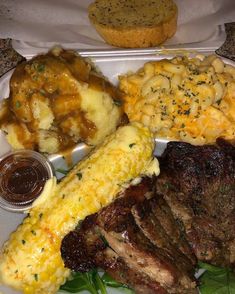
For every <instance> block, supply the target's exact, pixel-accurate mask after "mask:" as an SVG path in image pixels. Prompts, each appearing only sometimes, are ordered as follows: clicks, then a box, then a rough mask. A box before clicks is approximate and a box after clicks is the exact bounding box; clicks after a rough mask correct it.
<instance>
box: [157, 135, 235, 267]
mask: <svg viewBox="0 0 235 294" xmlns="http://www.w3.org/2000/svg"><path fill="white" fill-rule="evenodd" d="M159 161H160V168H161V173H160V176H159V177H158V178H157V181H156V187H157V192H158V193H161V194H163V195H164V199H165V200H166V202H167V204H168V205H169V207H170V208H171V211H172V213H173V215H174V217H175V218H176V221H177V223H178V224H179V226H180V227H181V231H182V232H183V233H184V235H185V236H186V239H187V240H188V242H189V244H190V245H191V247H192V249H193V251H194V253H195V254H196V256H197V258H198V259H199V260H202V261H206V262H211V263H213V264H215V265H224V266H228V265H229V266H230V265H232V266H233V265H234V263H235V234H234V232H235V148H234V146H233V145H232V144H230V143H228V142H225V141H223V140H221V139H220V140H218V141H217V145H213V146H212V145H207V146H192V145H190V144H187V143H179V142H170V143H168V145H167V149H166V150H165V152H164V154H163V156H162V157H161V158H160V159H159Z"/></svg>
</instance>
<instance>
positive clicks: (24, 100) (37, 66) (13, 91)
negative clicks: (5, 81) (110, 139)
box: [0, 49, 123, 153]
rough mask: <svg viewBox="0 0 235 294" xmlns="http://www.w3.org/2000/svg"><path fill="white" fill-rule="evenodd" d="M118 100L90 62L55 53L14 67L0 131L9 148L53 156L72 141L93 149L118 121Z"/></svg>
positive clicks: (58, 52)
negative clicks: (4, 135) (83, 143)
mask: <svg viewBox="0 0 235 294" xmlns="http://www.w3.org/2000/svg"><path fill="white" fill-rule="evenodd" d="M120 98H121V97H120ZM118 101H119V91H118V90H117V89H116V87H114V86H113V85H112V84H111V83H109V82H108V81H107V80H106V79H104V77H103V76H102V75H101V74H99V73H97V70H96V69H95V68H93V65H92V64H91V63H90V62H88V61H87V60H85V59H84V58H82V57H80V56H79V55H78V54H76V53H75V52H73V51H66V50H62V49H55V50H53V51H50V52H49V53H47V54H43V55H39V56H35V57H34V58H33V59H31V60H29V61H27V62H23V63H21V64H20V65H18V66H17V67H16V69H15V71H14V73H13V75H12V77H11V80H10V97H9V98H7V99H4V100H3V102H2V105H1V107H0V108H1V111H0V128H1V129H2V130H3V131H4V132H5V134H6V138H7V140H8V142H9V143H10V145H11V146H12V147H13V148H14V149H22V148H23V149H25V148H27V149H33V150H37V151H40V152H45V153H56V152H58V151H61V150H63V149H66V148H68V147H69V148H70V147H72V146H74V145H75V144H76V143H78V142H85V143H87V144H89V145H97V144H99V143H101V142H102V141H103V139H104V138H105V137H106V136H107V135H108V134H110V133H112V132H113V131H115V129H116V127H117V126H118V124H119V123H120V121H121V118H122V114H123V110H122V108H121V107H120V103H118Z"/></svg>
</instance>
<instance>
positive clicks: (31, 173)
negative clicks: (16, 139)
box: [0, 153, 50, 205]
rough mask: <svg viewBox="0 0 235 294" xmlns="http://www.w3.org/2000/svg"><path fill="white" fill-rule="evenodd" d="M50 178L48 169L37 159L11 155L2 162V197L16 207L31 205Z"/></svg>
mask: <svg viewBox="0 0 235 294" xmlns="http://www.w3.org/2000/svg"><path fill="white" fill-rule="evenodd" d="M49 178H50V176H49V174H48V171H47V169H46V168H45V166H44V165H43V164H42V163H41V162H40V160H38V159H37V158H35V157H30V156H21V155H18V154H14V153H13V154H10V155H9V156H7V157H5V158H4V159H3V160H2V161H0V196H1V197H2V198H3V199H5V200H6V201H7V202H9V203H12V204H15V205H25V204H28V203H31V202H32V201H33V200H35V199H36V198H37V197H38V196H39V195H40V194H41V192H42V190H43V188H44V186H45V183H46V181H47V180H48V179H49Z"/></svg>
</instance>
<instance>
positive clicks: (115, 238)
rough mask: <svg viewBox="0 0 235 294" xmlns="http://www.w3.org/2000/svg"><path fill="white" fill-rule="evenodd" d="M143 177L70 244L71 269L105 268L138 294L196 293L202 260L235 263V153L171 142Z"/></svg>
mask: <svg viewBox="0 0 235 294" xmlns="http://www.w3.org/2000/svg"><path fill="white" fill-rule="evenodd" d="M159 163H160V170H161V173H160V176H159V177H158V178H152V179H150V178H143V179H142V181H141V182H140V183H139V184H137V185H132V186H130V187H129V188H128V189H126V190H125V192H124V193H123V194H122V195H120V197H119V198H117V199H116V200H115V201H114V202H113V203H112V204H110V205H109V206H107V207H105V208H103V209H102V210H101V211H100V212H99V213H97V214H94V215H91V216H89V217H87V218H86V219H85V220H84V221H83V222H82V223H81V225H80V226H79V227H78V228H77V229H76V230H75V231H73V232H70V233H69V234H68V235H67V236H66V237H65V238H64V240H63V242H62V246H61V254H62V257H63V259H64V262H65V266H67V267H69V268H71V269H73V270H75V271H88V270H89V269H91V268H93V267H100V268H102V269H104V270H105V271H106V272H108V273H109V274H110V275H111V276H112V277H113V278H114V279H116V280H117V281H119V282H121V283H124V284H127V285H129V286H130V287H131V288H133V289H134V290H135V292H136V293H139V294H155V293H160V294H161V293H162V294H167V293H177V294H183V293H185V294H186V293H187V294H190V293H197V289H196V283H195V280H194V277H193V274H194V268H195V265H196V262H197V259H198V260H202V261H206V262H210V263H212V264H215V265H223V266H232V267H234V265H235V234H234V232H235V148H234V146H233V145H232V144H230V143H228V142H225V141H223V140H218V141H217V144H216V145H207V146H192V145H190V144H187V143H179V142H170V143H168V145H167V148H166V150H165V152H164V154H163V156H162V157H161V158H159Z"/></svg>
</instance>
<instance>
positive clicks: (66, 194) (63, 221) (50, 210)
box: [0, 123, 158, 294]
mask: <svg viewBox="0 0 235 294" xmlns="http://www.w3.org/2000/svg"><path fill="white" fill-rule="evenodd" d="M153 148H154V140H153V138H152V135H151V133H150V132H149V130H148V129H147V128H145V127H143V126H142V125H140V124H137V123H133V124H131V125H128V126H124V127H121V128H119V129H118V130H117V131H116V132H115V133H113V134H112V135H111V136H109V137H108V138H107V139H106V140H105V141H104V143H103V144H102V145H101V146H100V147H98V148H97V149H96V150H95V151H94V152H93V153H92V154H91V155H90V156H89V157H87V158H85V159H84V160H83V161H81V162H79V163H78V164H77V165H76V166H75V167H74V168H73V169H72V170H71V171H70V173H69V174H68V175H67V176H66V177H65V178H64V179H63V180H62V181H61V182H60V183H59V184H57V185H56V187H55V189H54V191H53V193H52V194H51V195H47V197H45V195H44V196H43V195H42V196H40V197H42V198H41V199H40V197H39V201H37V203H36V204H37V205H35V206H34V207H33V208H32V209H31V210H30V214H29V216H28V217H26V218H25V220H24V221H23V224H22V225H20V226H19V227H18V229H17V230H16V232H14V233H12V234H11V236H10V239H9V241H7V242H6V244H5V245H4V248H3V251H2V255H1V256H0V280H1V282H2V283H4V284H7V285H10V286H11V287H14V288H16V289H19V290H21V291H22V292H23V293H25V294H30V293H40V294H49V293H55V292H56V291H57V290H58V288H59V286H60V285H61V284H63V283H64V282H65V279H66V278H67V277H68V276H69V274H70V271H69V270H68V269H66V268H65V267H64V264H63V261H62V259H61V256H60V245H61V241H62V238H63V237H64V236H65V235H66V234H67V233H68V232H69V231H71V230H73V229H74V228H75V227H76V225H77V223H78V221H79V220H82V219H84V217H86V216H87V215H89V214H92V213H94V212H97V211H98V210H99V209H100V208H101V207H103V206H105V205H107V204H109V203H110V202H111V201H113V199H114V198H115V197H116V196H117V195H118V193H119V192H120V191H121V190H122V189H123V185H125V184H126V183H128V182H129V181H130V180H131V179H133V178H135V177H138V176H139V175H140V174H145V173H146V172H147V169H148V166H150V167H151V171H152V170H153V169H152V167H153V164H150V163H152V152H153ZM155 169H156V172H157V171H158V166H157V165H156V167H155ZM43 200H44V201H43Z"/></svg>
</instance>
